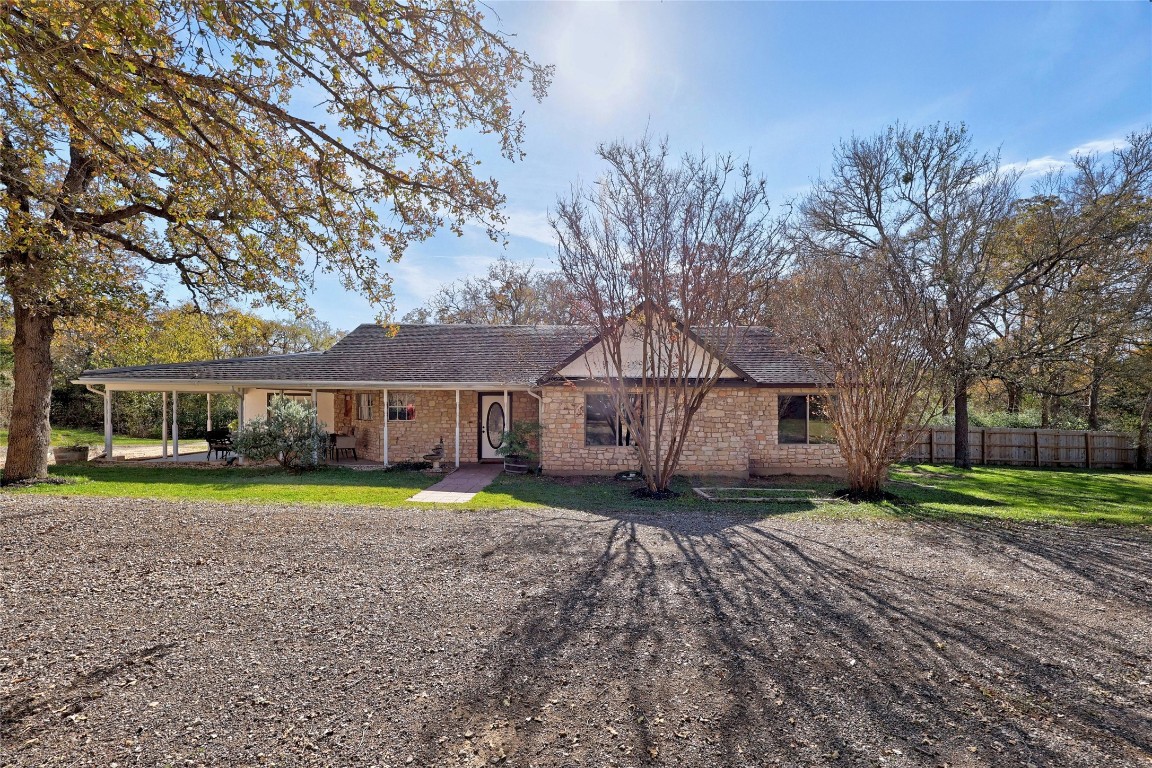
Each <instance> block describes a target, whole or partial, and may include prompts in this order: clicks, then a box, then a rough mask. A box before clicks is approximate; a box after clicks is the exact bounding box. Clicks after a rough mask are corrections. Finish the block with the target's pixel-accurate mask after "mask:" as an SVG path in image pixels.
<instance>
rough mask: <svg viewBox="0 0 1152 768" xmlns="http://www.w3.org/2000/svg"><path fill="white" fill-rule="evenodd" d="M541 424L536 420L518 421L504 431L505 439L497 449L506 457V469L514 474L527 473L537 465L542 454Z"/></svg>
mask: <svg viewBox="0 0 1152 768" xmlns="http://www.w3.org/2000/svg"><path fill="white" fill-rule="evenodd" d="M539 444H540V425H539V424H538V423H537V422H535V421H518V422H516V423H515V424H513V425H512V429H510V430H508V431H507V432H505V433H504V440H503V442H501V443H500V447H499V448H497V449H496V454H497V455H498V456H503V457H504V471H505V472H508V473H509V474H513V475H523V474H526V473H528V472H530V471H532V470H533V469H535V467H536V462H537V460H538V459H539V458H540V455H539V454H538V453H537V452H536V448H537V446H538V445H539Z"/></svg>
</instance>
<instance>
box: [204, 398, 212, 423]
mask: <svg viewBox="0 0 1152 768" xmlns="http://www.w3.org/2000/svg"><path fill="white" fill-rule="evenodd" d="M204 396H205V397H206V398H208V425H207V426H206V427H205V429H207V430H208V431H209V432H211V431H212V393H211V392H209V393H207V394H206V395H204Z"/></svg>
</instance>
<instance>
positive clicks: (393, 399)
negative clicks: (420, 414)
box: [388, 392, 416, 421]
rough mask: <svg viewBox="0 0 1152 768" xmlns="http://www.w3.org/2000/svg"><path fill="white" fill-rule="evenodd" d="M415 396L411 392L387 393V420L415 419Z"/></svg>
mask: <svg viewBox="0 0 1152 768" xmlns="http://www.w3.org/2000/svg"><path fill="white" fill-rule="evenodd" d="M415 420H416V396H415V395H414V394H412V393H411V392H389V393H388V421H415Z"/></svg>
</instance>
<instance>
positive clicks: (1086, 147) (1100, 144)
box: [1068, 139, 1128, 155]
mask: <svg viewBox="0 0 1152 768" xmlns="http://www.w3.org/2000/svg"><path fill="white" fill-rule="evenodd" d="M1126 146H1128V141H1127V139H1097V140H1095V141H1086V142H1084V143H1083V144H1081V145H1079V146H1076V147H1072V149H1070V150H1068V154H1069V155H1090V154H1093V153H1096V152H1100V153H1107V152H1112V151H1113V150H1116V149H1123V148H1124V147H1126Z"/></svg>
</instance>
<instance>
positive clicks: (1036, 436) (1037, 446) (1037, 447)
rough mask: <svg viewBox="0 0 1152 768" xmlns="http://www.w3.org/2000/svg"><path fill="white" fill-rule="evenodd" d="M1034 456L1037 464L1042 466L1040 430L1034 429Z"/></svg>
mask: <svg viewBox="0 0 1152 768" xmlns="http://www.w3.org/2000/svg"><path fill="white" fill-rule="evenodd" d="M1032 456H1033V458H1035V459H1036V466H1040V430H1038V429H1034V430H1032Z"/></svg>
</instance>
